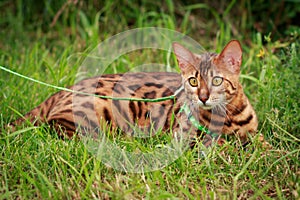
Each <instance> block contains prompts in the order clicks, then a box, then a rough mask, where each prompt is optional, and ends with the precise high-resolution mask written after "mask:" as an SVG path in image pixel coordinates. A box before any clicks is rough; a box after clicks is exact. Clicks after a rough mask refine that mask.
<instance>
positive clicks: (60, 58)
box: [0, 0, 300, 199]
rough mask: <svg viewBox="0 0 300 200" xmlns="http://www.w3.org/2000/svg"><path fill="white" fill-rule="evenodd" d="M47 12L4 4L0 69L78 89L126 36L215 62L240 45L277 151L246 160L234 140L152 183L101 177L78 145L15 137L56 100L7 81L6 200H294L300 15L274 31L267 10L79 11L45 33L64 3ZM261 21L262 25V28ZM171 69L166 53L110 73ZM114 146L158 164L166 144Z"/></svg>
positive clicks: (144, 178)
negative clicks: (22, 122)
mask: <svg viewBox="0 0 300 200" xmlns="http://www.w3.org/2000/svg"><path fill="white" fill-rule="evenodd" d="M41 2H42V3H36V4H34V5H30V6H29V3H28V2H27V1H26V0H24V1H21V0H20V1H16V2H15V4H14V3H11V2H10V1H3V2H1V3H0V9H2V11H3V12H1V18H0V28H1V32H0V38H1V39H0V65H1V66H6V67H7V68H9V69H11V70H15V71H17V72H20V73H22V74H24V75H26V76H29V77H32V78H35V79H38V80H41V81H45V82H47V83H50V84H54V85H58V86H63V87H66V86H68V85H71V84H73V83H74V81H75V80H76V73H77V69H78V66H79V65H80V63H81V62H82V61H83V59H84V58H85V54H86V53H88V52H90V51H91V50H92V49H93V48H94V47H95V46H96V45H97V44H98V42H101V41H103V40H104V39H107V38H109V37H110V36H113V35H114V34H116V33H119V32H121V31H125V30H129V29H130V28H137V27H149V26H158V27H164V28H169V29H172V30H178V31H180V32H183V33H186V34H187V35H189V36H191V37H192V38H194V39H195V40H197V41H199V43H200V44H201V45H202V46H203V47H205V48H206V49H207V50H211V51H214V50H216V51H220V50H221V49H222V47H223V46H224V44H226V43H227V42H228V41H229V40H230V39H239V40H241V42H242V47H243V50H244V56H243V68H242V77H241V81H242V83H243V85H244V88H245V92H246V94H247V95H248V97H249V98H250V101H251V102H252V104H253V106H254V108H255V110H256V111H257V114H258V116H259V132H260V133H262V134H263V135H264V136H265V138H266V140H267V141H268V142H269V143H270V144H271V145H272V146H273V148H272V149H269V150H266V149H264V148H263V147H261V145H260V143H259V142H258V141H257V138H253V142H252V144H251V145H250V146H249V147H248V150H242V149H240V148H238V145H237V143H236V142H235V140H229V142H228V143H226V144H225V145H224V146H222V147H217V148H213V149H212V150H210V151H209V153H208V155H207V156H206V157H202V156H201V155H200V154H199V151H200V150H201V148H200V147H197V148H195V149H193V150H188V151H186V152H185V153H184V154H183V155H182V156H181V157H179V159H177V160H176V161H175V162H173V163H171V164H170V165H168V166H166V167H165V168H163V169H160V170H157V171H153V172H145V173H125V172H120V171H117V170H114V169H113V168H110V167H107V166H105V165H104V164H103V163H102V162H101V161H100V160H99V159H97V158H96V157H95V156H93V155H92V154H91V153H90V152H89V151H88V150H87V149H86V148H85V146H84V144H83V143H82V142H81V141H80V140H78V139H76V138H74V139H72V140H61V139H59V138H58V137H57V136H56V134H55V133H54V131H53V130H51V129H49V128H48V127H47V125H44V126H42V127H32V126H30V125H26V126H24V127H21V128H20V129H19V130H17V131H16V132H13V133H10V132H8V131H7V130H6V129H5V126H6V124H8V123H9V122H10V121H12V120H13V119H15V118H17V117H18V116H19V115H20V114H25V113H26V112H27V111H29V110H30V109H32V108H34V107H35V106H37V105H38V104H39V103H41V102H42V101H43V100H45V99H46V98H47V97H49V96H51V94H53V93H54V92H56V90H55V89H53V88H47V87H45V86H42V85H39V84H36V83H33V82H30V81H27V80H24V79H21V78H19V77H16V76H14V75H11V74H8V73H7V72H4V71H0V88H1V91H0V95H1V97H0V99H1V104H0V107H1V113H0V123H1V127H0V128H1V135H0V153H1V157H0V199H17V198H18V199H49V198H50V199H92V198H101V199H109V198H111V199H143V198H144V199H209V198H210V199H273V198H275V199H299V197H300V185H299V183H300V178H299V177H300V163H299V158H300V155H299V154H300V146H299V144H300V141H299V140H300V125H299V121H300V117H299V116H300V115H299V112H300V109H299V99H300V93H299V87H300V68H299V66H300V43H299V33H300V27H299V26H296V25H293V24H291V20H292V19H294V18H293V17H294V14H295V13H294V12H296V10H297V9H298V10H299V6H298V4H296V3H294V4H293V2H292V1H289V2H288V3H287V2H286V6H285V9H286V10H284V11H282V13H289V14H290V15H289V17H287V15H283V14H282V13H281V14H282V15H281V18H279V19H280V20H279V19H278V20H277V21H276V20H273V21H272V20H269V21H268V20H267V19H272V16H273V15H275V14H274V10H276V8H279V7H280V6H279V5H278V4H274V8H273V7H272V8H270V9H269V11H270V12H267V11H268V10H266V9H268V6H267V5H269V4H268V3H265V4H262V5H261V7H259V5H258V3H254V4H251V5H250V1H247V0H245V1H241V2H240V4H238V3H236V1H227V3H226V4H223V3H220V5H218V6H219V7H218V6H216V5H214V3H210V2H209V1H205V2H204V3H201V4H189V5H187V4H184V3H183V2H180V1H178V2H176V3H174V2H172V1H166V2H165V3H158V1H157V2H156V1H141V2H140V4H139V3H137V2H131V3H130V2H127V1H120V2H117V3H116V2H114V1H109V0H107V1H103V2H102V3H95V2H93V1H88V3H86V2H85V3H84V2H81V1H79V2H78V3H77V4H73V3H71V4H69V5H67V6H66V7H65V9H63V10H62V14H61V15H60V16H59V18H58V20H57V21H56V22H55V23H54V24H53V26H50V24H51V22H52V21H53V19H54V18H55V15H56V14H57V13H58V10H59V9H61V8H62V7H63V4H64V3H65V2H64V1H55V2H56V3H53V2H52V1H46V0H45V1H41ZM51 2H52V3H51ZM24 5H26V6H25V7H24ZM4 8H6V9H4ZM262 10H263V11H265V12H262ZM255 11H257V12H259V13H267V15H266V16H264V17H263V14H261V18H259V16H257V15H256V14H255ZM271 11H272V12H271ZM32 13H34V14H32ZM220 14H221V15H220ZM275 16H276V15H275ZM265 18H267V19H265ZM42 19H43V20H42ZM258 19H263V21H262V23H263V24H261V25H260V26H262V27H258V28H257V29H254V28H253V27H254V24H255V23H256V22H258ZM290 19H291V20H290ZM284 24H286V26H284V27H282V26H283V25H284ZM256 25H257V24H256ZM271 31H272V34H271V36H269V32H271ZM262 50H263V52H264V53H263V54H262V53H261V54H260V56H257V55H258V54H259V53H260V52H261V51H262ZM149 55H150V57H149ZM151 55H152V57H151ZM166 59H167V55H165V54H164V53H162V54H161V55H160V54H159V55H157V54H155V53H153V52H151V51H141V52H134V53H132V54H129V55H125V56H124V57H122V58H120V59H119V60H117V61H116V62H115V63H113V64H112V68H111V69H112V70H111V71H108V72H110V73H112V72H126V71H128V70H130V69H131V68H132V67H134V64H136V62H137V63H139V64H141V63H143V61H144V60H146V61H147V62H149V61H151V62H155V61H156V60H159V61H161V60H164V61H165V60H166ZM113 139H120V138H118V137H116V138H112V141H113ZM121 139H122V138H121ZM169 139H170V138H168V137H167V136H165V137H163V138H162V140H164V141H168V140H169ZM118 142H120V141H117V142H116V143H117V144H122V145H124V146H127V148H130V147H131V148H135V147H136V146H137V147H141V145H143V143H144V144H145V142H146V144H145V148H144V149H143V148H141V149H142V150H143V151H145V152H151V151H152V147H153V146H154V145H156V144H157V143H158V142H160V141H159V140H156V139H154V140H153V141H152V140H151V141H150V144H149V143H147V142H148V141H140V140H137V139H128V140H126V141H124V144H123V143H122V142H123V141H121V142H120V143H118ZM151 142H153V145H152V143H151Z"/></svg>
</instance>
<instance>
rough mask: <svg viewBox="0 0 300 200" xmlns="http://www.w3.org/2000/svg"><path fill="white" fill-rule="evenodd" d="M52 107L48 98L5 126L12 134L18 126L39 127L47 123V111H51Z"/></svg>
mask: <svg viewBox="0 0 300 200" xmlns="http://www.w3.org/2000/svg"><path fill="white" fill-rule="evenodd" d="M54 95H56V94H54ZM54 95H53V96H54ZM52 106H53V98H49V99H47V100H46V101H44V102H42V103H41V104H40V105H38V106H37V107H36V108H34V109H33V110H31V111H29V112H28V113H27V114H25V115H24V116H21V117H19V118H18V119H16V120H15V121H13V122H10V123H9V124H8V125H7V128H8V129H9V130H11V131H12V132H14V131H16V128H17V127H18V126H21V125H23V124H26V123H27V124H30V125H33V126H39V125H40V124H42V123H45V122H47V116H48V115H49V110H51V107H52Z"/></svg>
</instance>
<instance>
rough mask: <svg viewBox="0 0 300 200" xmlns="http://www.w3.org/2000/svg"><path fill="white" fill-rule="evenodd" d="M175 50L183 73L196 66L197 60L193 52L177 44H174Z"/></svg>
mask: <svg viewBox="0 0 300 200" xmlns="http://www.w3.org/2000/svg"><path fill="white" fill-rule="evenodd" d="M173 49H174V53H175V55H176V58H177V62H178V65H179V67H180V69H181V71H182V72H184V71H185V70H186V69H188V68H189V67H191V66H195V64H196V59H195V56H194V54H193V53H192V52H191V51H189V50H188V49H186V48H184V47H183V46H182V45H180V44H179V43H176V42H174V43H173Z"/></svg>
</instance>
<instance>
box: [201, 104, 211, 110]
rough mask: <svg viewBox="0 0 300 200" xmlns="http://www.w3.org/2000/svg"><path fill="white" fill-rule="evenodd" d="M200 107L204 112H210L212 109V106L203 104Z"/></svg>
mask: <svg viewBox="0 0 300 200" xmlns="http://www.w3.org/2000/svg"><path fill="white" fill-rule="evenodd" d="M200 107H201V108H202V109H204V110H211V109H212V108H213V106H210V105H204V104H202V105H200Z"/></svg>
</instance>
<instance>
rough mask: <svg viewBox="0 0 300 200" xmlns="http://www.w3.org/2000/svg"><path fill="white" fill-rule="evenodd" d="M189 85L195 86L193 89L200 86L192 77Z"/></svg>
mask: <svg viewBox="0 0 300 200" xmlns="http://www.w3.org/2000/svg"><path fill="white" fill-rule="evenodd" d="M189 83H190V85H191V86H193V87H197V86H198V81H197V79H196V78H194V77H192V78H190V79H189Z"/></svg>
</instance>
